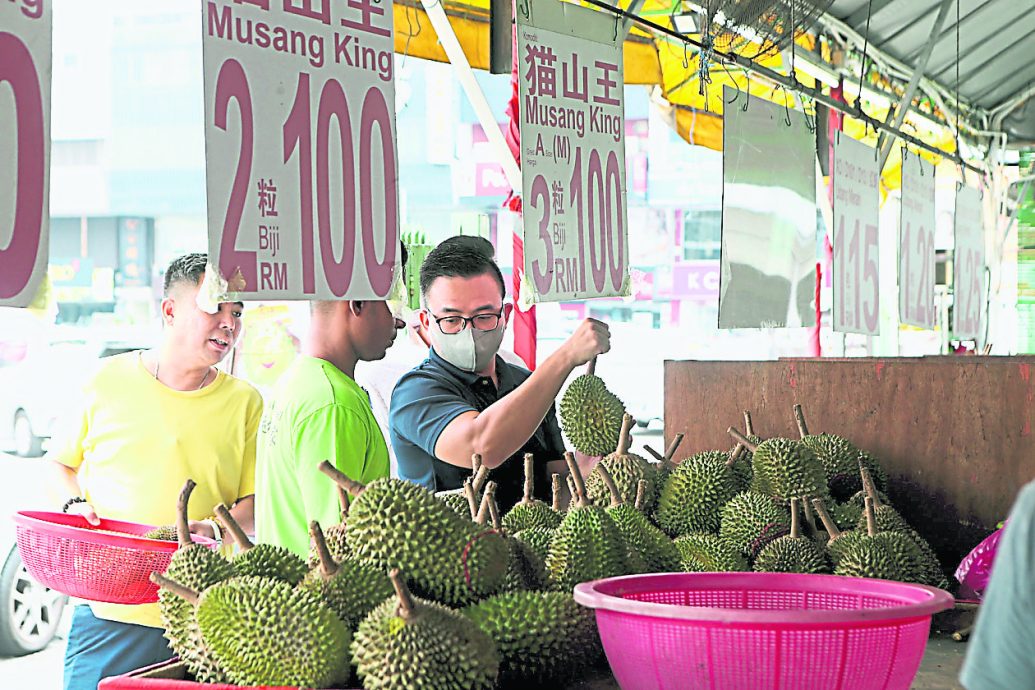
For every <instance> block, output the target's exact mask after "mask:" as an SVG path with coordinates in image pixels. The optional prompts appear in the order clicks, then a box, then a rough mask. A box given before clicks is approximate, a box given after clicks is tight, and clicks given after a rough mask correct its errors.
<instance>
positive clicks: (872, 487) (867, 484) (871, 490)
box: [859, 464, 881, 508]
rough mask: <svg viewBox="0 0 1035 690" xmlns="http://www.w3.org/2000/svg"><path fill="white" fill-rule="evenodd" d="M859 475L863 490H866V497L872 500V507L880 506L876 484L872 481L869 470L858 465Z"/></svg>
mask: <svg viewBox="0 0 1035 690" xmlns="http://www.w3.org/2000/svg"><path fill="white" fill-rule="evenodd" d="M859 475H860V476H861V477H862V483H863V490H864V491H865V492H866V497H867V498H869V499H871V500H872V501H873V507H874V508H880V507H881V502H880V498H878V496H877V485H876V484H874V483H873V476H872V475H871V474H870V470H869V469H868V468H867V467H865V466H863V465H862V464H860V465H859Z"/></svg>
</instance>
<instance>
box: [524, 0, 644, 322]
mask: <svg viewBox="0 0 1035 690" xmlns="http://www.w3.org/2000/svg"><path fill="white" fill-rule="evenodd" d="M616 26H618V28H617V29H616ZM622 43H623V33H622V31H621V27H620V25H616V23H615V18H614V17H612V16H610V15H605V14H603V13H601V12H596V11H593V10H589V9H586V8H583V7H579V6H576V5H572V4H569V3H562V2H559V1H558V0H519V2H518V3H517V50H518V57H517V62H518V71H519V77H520V94H519V95H520V108H519V110H520V117H521V159H520V163H521V192H522V198H523V217H524V248H525V262H524V277H523V279H522V290H521V292H522V302H525V303H528V302H550V301H560V300H572V299H584V298H587V297H614V296H618V295H628V294H629V292H630V283H629V251H628V232H627V228H628V213H627V208H626V189H625V114H624V96H623V93H622V89H623V83H624V81H623V75H622Z"/></svg>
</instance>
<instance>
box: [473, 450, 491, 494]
mask: <svg viewBox="0 0 1035 690" xmlns="http://www.w3.org/2000/svg"><path fill="white" fill-rule="evenodd" d="M478 462H479V465H478V472H476V473H475V475H474V481H473V482H472V484H473V486H474V495H475V496H477V495H478V494H480V493H481V492H482V489H483V488H485V482H486V481H488V479H489V468H488V467H486V466H485V465H483V464H481V456H480V455H479V456H478Z"/></svg>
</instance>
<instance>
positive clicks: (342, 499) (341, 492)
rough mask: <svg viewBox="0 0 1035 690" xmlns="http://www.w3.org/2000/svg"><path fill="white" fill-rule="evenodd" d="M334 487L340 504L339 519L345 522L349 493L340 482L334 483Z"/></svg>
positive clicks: (347, 513)
mask: <svg viewBox="0 0 1035 690" xmlns="http://www.w3.org/2000/svg"><path fill="white" fill-rule="evenodd" d="M334 488H335V490H336V491H337V492H338V505H339V506H341V521H342V522H345V520H346V519H347V518H348V516H349V494H348V492H347V491H345V489H344V488H342V486H341V485H340V484H337V483H336V484H335V485H334Z"/></svg>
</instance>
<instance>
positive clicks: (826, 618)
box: [575, 573, 953, 690]
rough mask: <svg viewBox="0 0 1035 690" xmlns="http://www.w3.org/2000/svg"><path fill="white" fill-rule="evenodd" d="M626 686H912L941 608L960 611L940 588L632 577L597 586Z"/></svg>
mask: <svg viewBox="0 0 1035 690" xmlns="http://www.w3.org/2000/svg"><path fill="white" fill-rule="evenodd" d="M575 600H576V601H578V602H579V603H580V604H582V605H583V606H587V607H589V608H593V609H596V617H597V628H598V630H599V632H600V639H601V642H602V643H603V645H604V651H605V652H606V653H607V660H608V663H610V664H611V670H612V671H613V672H614V675H615V678H616V679H617V680H618V683H619V685H621V686H622V688H623V690H648V689H650V690H654V689H660V688H709V689H712V690H718V689H736V690H770V689H776V688H779V689H780V690H816V689H817V688H823V689H824V690H840V689H846V690H847V689H850V690H870V689H873V690H877V689H881V690H888V689H898V688H901V689H902V690H907V689H908V688H909V686H910V683H911V682H912V681H913V678H914V677H915V676H916V672H917V670H918V669H919V668H920V661H921V659H922V658H923V654H924V648H925V647H926V645H927V637H928V634H929V633H930V626H931V615H932V614H934V613H937V612H938V611H942V610H945V609H947V608H950V607H952V605H953V598H952V596H951V595H950V594H949V593H948V592H944V591H942V590H940V589H935V588H933V587H924V586H921V585H911V584H904V583H901V582H890V581H887V580H870V579H863V578H848V577H839V576H836V575H795V574H784V573H679V574H661V575H632V576H627V577H617V578H610V579H607V580H598V581H596V582H587V583H583V584H580V585H578V586H577V587H576V588H575Z"/></svg>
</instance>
